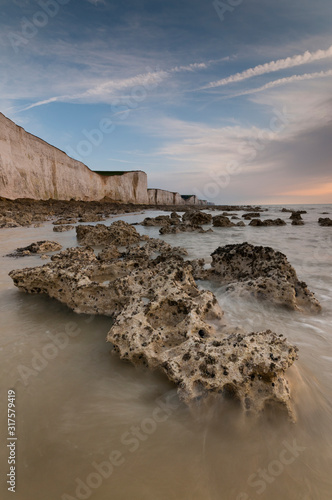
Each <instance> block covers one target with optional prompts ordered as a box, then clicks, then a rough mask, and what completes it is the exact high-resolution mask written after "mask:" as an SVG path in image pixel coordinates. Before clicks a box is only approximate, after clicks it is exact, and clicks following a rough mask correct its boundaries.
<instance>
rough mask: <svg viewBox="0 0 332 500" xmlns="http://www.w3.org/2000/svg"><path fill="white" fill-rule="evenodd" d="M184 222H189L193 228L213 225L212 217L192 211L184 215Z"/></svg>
mask: <svg viewBox="0 0 332 500" xmlns="http://www.w3.org/2000/svg"><path fill="white" fill-rule="evenodd" d="M182 221H183V222H188V223H189V224H191V225H192V226H203V225H204V224H210V223H211V221H212V215H211V214H206V213H205V212H201V211H199V210H192V211H190V212H186V213H184V214H183V216H182Z"/></svg>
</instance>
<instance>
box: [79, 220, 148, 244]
mask: <svg viewBox="0 0 332 500" xmlns="http://www.w3.org/2000/svg"><path fill="white" fill-rule="evenodd" d="M76 237H77V240H78V241H79V243H80V244H81V245H93V246H99V245H108V244H112V245H116V246H126V245H131V244H132V243H137V242H139V241H140V240H141V239H142V238H141V236H140V234H139V233H138V232H137V231H136V229H135V228H134V227H133V226H132V225H131V224H128V223H127V222H124V221H122V220H119V221H116V222H113V224H111V225H110V226H105V224H97V225H96V226H77V227H76Z"/></svg>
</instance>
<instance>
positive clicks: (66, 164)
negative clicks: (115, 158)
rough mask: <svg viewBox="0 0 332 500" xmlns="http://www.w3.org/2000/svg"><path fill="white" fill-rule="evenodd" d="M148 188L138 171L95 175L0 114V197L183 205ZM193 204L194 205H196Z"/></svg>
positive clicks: (175, 196) (172, 195)
mask: <svg viewBox="0 0 332 500" xmlns="http://www.w3.org/2000/svg"><path fill="white" fill-rule="evenodd" d="M154 191H159V190H149V192H148V189H147V175H146V173H145V172H142V171H133V172H125V173H123V174H121V175H100V174H98V173H96V172H93V171H92V170H90V169H89V168H88V167H87V166H86V165H84V164H83V163H82V162H80V161H77V160H74V159H73V158H70V157H69V156H68V155H67V154H66V153H64V152H63V151H61V150H60V149H58V148H56V147H54V146H51V145H50V144H48V143H47V142H45V141H43V140H42V139H40V138H39V137H36V136H34V135H32V134H30V133H28V132H26V131H25V130H24V129H23V128H22V127H19V126H18V125H16V124H15V123H14V122H12V121H11V120H9V119H8V118H6V117H5V116H4V115H3V114H1V113H0V196H1V197H3V198H9V199H12V200H13V199H17V198H31V199H35V200H47V199H50V198H52V199H57V200H71V199H74V200H84V201H97V200H102V199H103V198H105V197H107V198H109V199H110V200H112V201H117V202H122V203H136V204H173V203H174V202H179V204H180V203H181V204H188V203H186V201H184V200H183V198H181V196H180V195H179V194H178V193H170V192H168V191H162V190H160V191H161V193H163V196H160V195H159V196H157V195H154V194H152V192H154ZM196 202H198V200H197V201H196V200H195V202H194V203H190V204H196Z"/></svg>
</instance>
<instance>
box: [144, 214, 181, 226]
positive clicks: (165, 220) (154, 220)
mask: <svg viewBox="0 0 332 500" xmlns="http://www.w3.org/2000/svg"><path fill="white" fill-rule="evenodd" d="M174 222H176V223H179V219H177V218H175V217H173V218H172V219H171V217H169V216H168V215H158V216H157V217H146V218H145V219H144V221H143V222H142V226H169V225H171V224H174Z"/></svg>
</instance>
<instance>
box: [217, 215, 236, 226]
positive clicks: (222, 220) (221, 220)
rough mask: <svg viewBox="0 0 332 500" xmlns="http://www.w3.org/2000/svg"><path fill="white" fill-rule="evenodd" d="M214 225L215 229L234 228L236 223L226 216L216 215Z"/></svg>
mask: <svg viewBox="0 0 332 500" xmlns="http://www.w3.org/2000/svg"><path fill="white" fill-rule="evenodd" d="M212 223H213V226H214V227H234V226H235V224H234V222H231V221H230V220H229V218H228V217H225V216H224V215H216V216H215V217H213V219H212Z"/></svg>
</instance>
